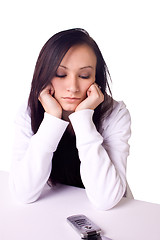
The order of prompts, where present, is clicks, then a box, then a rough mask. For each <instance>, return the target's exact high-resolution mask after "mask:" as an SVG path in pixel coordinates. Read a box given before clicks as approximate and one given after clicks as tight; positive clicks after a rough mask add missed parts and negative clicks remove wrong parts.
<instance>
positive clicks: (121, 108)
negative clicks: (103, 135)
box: [101, 100, 130, 131]
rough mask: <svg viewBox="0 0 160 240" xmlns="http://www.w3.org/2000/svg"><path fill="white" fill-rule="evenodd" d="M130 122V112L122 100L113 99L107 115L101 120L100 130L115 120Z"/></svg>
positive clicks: (115, 121) (114, 122)
mask: <svg viewBox="0 0 160 240" xmlns="http://www.w3.org/2000/svg"><path fill="white" fill-rule="evenodd" d="M124 121H125V122H126V121H129V122H130V113H129V111H128V109H127V107H126V104H125V103H124V102H123V101H116V100H113V108H112V111H111V113H110V115H109V116H107V115H106V116H105V117H104V119H103V121H102V126H101V127H102V131H103V129H104V128H107V127H109V126H111V125H114V124H116V123H117V122H124Z"/></svg>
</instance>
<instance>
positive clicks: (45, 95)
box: [38, 84, 62, 118]
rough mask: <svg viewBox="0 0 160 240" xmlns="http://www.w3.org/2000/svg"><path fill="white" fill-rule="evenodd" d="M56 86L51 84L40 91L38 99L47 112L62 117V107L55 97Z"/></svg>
mask: <svg viewBox="0 0 160 240" xmlns="http://www.w3.org/2000/svg"><path fill="white" fill-rule="evenodd" d="M53 94H54V88H53V86H52V84H49V85H48V86H47V87H46V88H45V89H43V90H42V92H41V93H40V95H39V97H38V100H39V101H40V102H41V104H42V106H43V108H44V110H45V112H47V113H48V114H51V115H53V116H55V117H57V118H61V117H62V107H61V106H60V104H59V103H58V102H57V100H56V99H55V98H54V97H53Z"/></svg>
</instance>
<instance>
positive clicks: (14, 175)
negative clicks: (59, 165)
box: [9, 109, 68, 203]
mask: <svg viewBox="0 0 160 240" xmlns="http://www.w3.org/2000/svg"><path fill="white" fill-rule="evenodd" d="M67 125H68V122H65V121H63V120H61V119H58V118H56V117H54V116H51V115H49V114H47V113H45V114H44V119H43V121H42V123H41V125H40V127H39V129H38V131H37V133H36V134H34V135H33V132H32V130H31V120H30V117H29V115H28V113H27V111H24V110H23V109H22V110H21V111H20V113H19V114H18V115H17V118H16V121H15V139H14V146H13V158H12V164H11V170H10V178H9V184H10V190H11V193H12V195H13V196H14V197H15V198H16V199H17V200H19V201H21V202H24V203H30V202H33V201H36V200H37V198H38V197H39V196H40V194H41V192H42V189H43V187H44V185H45V184H46V182H47V180H48V178H49V176H50V172H51V168H52V157H53V152H55V150H56V148H57V145H58V143H59V141H60V139H61V137H62V135H63V133H64V131H65V129H66V127H67Z"/></svg>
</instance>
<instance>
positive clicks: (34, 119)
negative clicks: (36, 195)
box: [28, 28, 113, 133]
mask: <svg viewBox="0 0 160 240" xmlns="http://www.w3.org/2000/svg"><path fill="white" fill-rule="evenodd" d="M78 44H87V45H88V46H89V47H91V48H92V49H93V51H94V53H95V55H96V57H97V66H96V83H97V84H98V85H99V86H100V87H101V91H102V93H103V94H104V96H105V100H104V102H103V103H101V104H100V105H99V106H98V107H97V108H96V109H95V111H94V115H93V121H94V123H95V125H96V127H97V129H99V125H100V121H101V120H102V118H103V116H104V115H105V114H106V113H108V114H109V113H110V112H111V110H112V105H113V99H112V93H111V89H110V87H109V80H110V79H111V78H110V73H109V71H108V67H107V65H106V63H105V61H104V59H103V56H102V54H101V51H100V49H99V47H98V45H97V44H96V42H95V41H94V40H93V39H92V38H91V37H90V36H89V34H88V32H86V31H85V30H84V29H80V28H75V29H70V30H65V31H61V32H59V33H57V34H55V35H53V36H52V37H51V38H50V39H49V40H48V41H47V42H46V43H45V45H44V46H43V48H42V50H41V51H40V54H39V57H38V59H37V63H36V66H35V71H34V75H33V79H32V84H31V91H30V95H29V99H28V106H29V108H30V114H31V126H32V131H33V133H36V132H37V130H38V128H39V126H40V124H41V122H42V120H43V117H44V109H43V107H42V105H41V103H40V102H39V100H38V97H39V94H40V93H41V91H42V90H43V89H44V88H45V87H46V86H47V85H48V84H49V83H50V82H51V80H52V78H53V77H54V76H56V71H57V69H58V67H59V65H60V63H61V61H62V59H63V57H64V55H65V54H66V53H67V51H68V50H69V49H70V48H71V47H72V46H74V45H78Z"/></svg>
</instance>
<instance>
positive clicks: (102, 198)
mask: <svg viewBox="0 0 160 240" xmlns="http://www.w3.org/2000/svg"><path fill="white" fill-rule="evenodd" d="M125 191H126V188H125V186H124V187H122V186H121V187H120V188H119V189H113V190H112V191H106V192H105V191H103V192H102V193H100V192H99V193H98V192H96V194H94V197H93V195H90V194H89V193H87V196H88V199H89V200H90V202H91V203H92V204H93V206H94V207H95V208H96V209H98V210H102V211H107V210H110V209H112V208H114V207H115V206H116V205H117V204H118V203H119V202H120V201H121V199H122V197H123V196H124V194H125Z"/></svg>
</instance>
